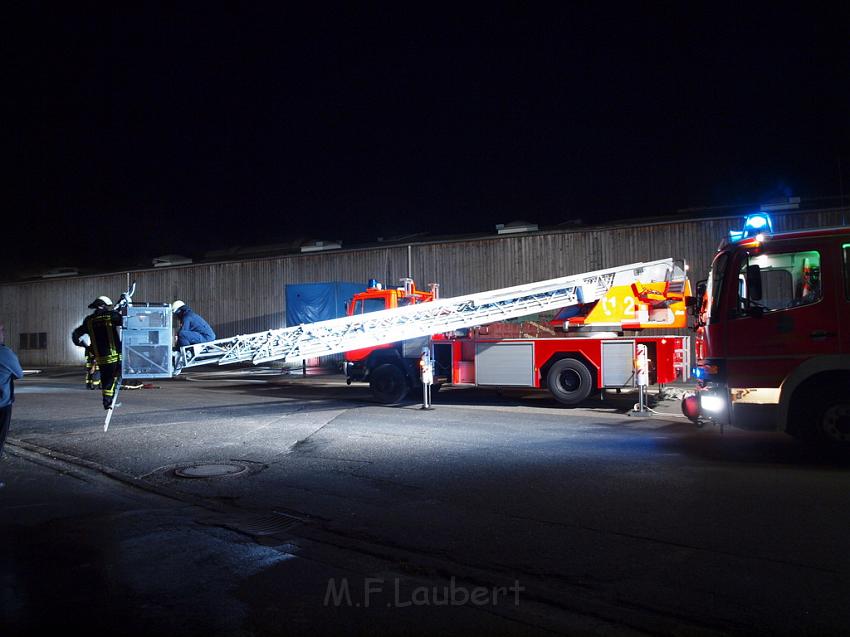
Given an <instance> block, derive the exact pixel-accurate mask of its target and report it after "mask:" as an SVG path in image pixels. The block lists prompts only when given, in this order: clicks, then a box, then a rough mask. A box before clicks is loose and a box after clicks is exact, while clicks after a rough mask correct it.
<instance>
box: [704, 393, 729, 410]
mask: <svg viewBox="0 0 850 637" xmlns="http://www.w3.org/2000/svg"><path fill="white" fill-rule="evenodd" d="M699 406H700V408H701V409H702V410H703V411H707V412H711V413H715V414H716V413H718V412H720V411H723V409H724V408H725V407H726V399H725V398H723V396H718V395H717V394H703V395H701V396H700V397H699Z"/></svg>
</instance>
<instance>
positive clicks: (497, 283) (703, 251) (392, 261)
mask: <svg viewBox="0 0 850 637" xmlns="http://www.w3.org/2000/svg"><path fill="white" fill-rule="evenodd" d="M847 213H848V211H847V210H844V211H842V210H839V209H830V210H819V211H814V212H796V211H795V212H787V213H780V214H774V215H773V219H774V229H775V230H776V231H783V230H791V229H797V228H813V227H829V226H838V225H842V224H843V223H845V218H846V216H847ZM741 221H742V217H727V218H715V219H695V220H691V221H676V222H670V223H654V224H636V225H629V226H620V227H597V228H590V229H577V230H575V231H564V232H548V233H535V234H531V235H522V236H511V235H506V236H499V237H496V236H494V237H492V238H485V239H469V240H458V241H451V242H441V243H424V244H414V245H413V246H412V248H411V261H412V272H413V275H414V278H415V279H416V281H417V284H418V285H419V286H420V287H423V288H424V287H425V286H426V284H427V283H430V282H434V281H436V282H439V283H440V293H441V295H442V296H455V295H458V294H465V293H470V292H480V291H483V290H488V289H493V288H499V287H504V286H508V285H518V284H521V283H528V282H531V281H538V280H542V279H548V278H554V277H558V276H564V275H568V274H577V273H580V272H586V271H588V270H596V269H601V268H607V267H612V266H616V265H624V264H627V263H633V262H637V261H649V260H653V259H661V258H665V257H681V258H685V259H687V260H688V263H689V265H690V267H691V280H692V283H695V282H696V280H697V279H701V278H704V277H705V275H706V273H707V271H708V267H709V265H710V263H711V258H712V256H713V254H714V251H715V249H716V247H717V245H718V243H719V242H720V240H721V239H722V238H723V237H725V236H727V233H728V231H729V230H730V229H737V228H740V226H741ZM407 261H408V248H407V246H395V247H376V248H369V249H362V250H348V251H335V252H327V253H315V254H306V255H291V256H285V257H275V258H267V259H256V260H250V261H239V262H228V263H212V264H193V265H188V266H179V267H173V268H157V269H150V270H142V271H135V272H132V273H129V275H128V273H118V274H109V275H101V276H89V277H75V278H69V279H47V280H41V281H33V282H26V283H5V284H0V321H2V322H4V323H5V324H6V331H7V344H8V345H9V346H11V347H12V348H13V349H15V350H16V351H17V352H18V355H19V356H20V358H21V361H22V362H23V363H24V364H25V365H29V366H36V365H64V364H75V363H79V362H81V361H82V351H81V350H80V349H78V348H76V347H74V346H73V345H72V344H71V340H70V333H71V330H72V329H73V328H74V327H75V326H76V325H78V324H79V323H80V322H81V321H82V319H83V317H84V316H85V315H86V314H87V313H88V311H89V310H87V308H86V306H87V305H88V303H89V302H91V300H92V299H94V298H95V297H97V296H99V295H101V294H106V295H108V296H110V297H112V298H113V300H117V298H118V297H119V296H120V293H121V292H122V291H123V290H125V289H126V287H127V281H128V278H131V279H133V280H135V281H136V284H137V291H136V296H135V299H136V300H137V301H149V302H171V301H173V300H175V299H181V300H183V301H185V302H186V303H187V304H189V305H190V306H192V307H193V308H194V309H195V310H196V311H198V312H199V313H200V314H202V315H203V316H204V317H205V318H206V319H207V320H208V321H209V322H210V323H211V324H212V326H213V328H214V329H215V331H216V334H217V335H218V336H219V337H226V336H231V335H234V334H245V333H250V332H258V331H262V330H264V329H269V328H276V327H282V326H283V325H284V317H285V314H286V308H285V301H284V286H285V285H286V284H287V283H314V282H323V281H363V282H364V283H365V282H366V281H367V280H368V279H370V278H373V277H374V278H377V279H379V280H382V281H383V282H384V284H385V285H396V284H397V282H398V279H399V278H400V277H403V276H405V275H406V274H407ZM22 332H46V333H47V349H46V350H19V348H18V344H19V334H20V333H22Z"/></svg>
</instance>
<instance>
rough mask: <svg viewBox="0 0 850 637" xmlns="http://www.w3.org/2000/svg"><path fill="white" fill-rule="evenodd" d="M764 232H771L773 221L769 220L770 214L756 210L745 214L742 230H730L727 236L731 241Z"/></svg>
mask: <svg viewBox="0 0 850 637" xmlns="http://www.w3.org/2000/svg"><path fill="white" fill-rule="evenodd" d="M764 232H767V233H768V234H769V233H772V232H773V223H772V222H771V220H770V215H766V214H764V213H763V212H756V213H753V214H750V215H747V217H746V219H745V220H744V228H743V230H730V231H729V238H730V239H731V240H732V241H740V240H741V239H747V238H749V237H754V236H755V235H757V234H761V233H764Z"/></svg>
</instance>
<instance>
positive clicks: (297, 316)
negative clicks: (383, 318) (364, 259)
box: [284, 281, 366, 327]
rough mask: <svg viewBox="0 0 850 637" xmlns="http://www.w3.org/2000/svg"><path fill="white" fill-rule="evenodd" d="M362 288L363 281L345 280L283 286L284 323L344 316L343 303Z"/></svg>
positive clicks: (299, 322) (363, 287)
mask: <svg viewBox="0 0 850 637" xmlns="http://www.w3.org/2000/svg"><path fill="white" fill-rule="evenodd" d="M365 290H366V285H365V283H348V282H346V281H332V282H329V283H297V284H291V285H287V286H286V288H285V291H284V294H285V297H286V325H287V326H289V327H291V326H293V325H301V324H302V323H315V322H316V321H324V320H327V319H332V318H338V317H340V316H345V302H346V301H349V300H350V299H351V297H352V296H354V295H355V294H356V293H357V292H363V291H365Z"/></svg>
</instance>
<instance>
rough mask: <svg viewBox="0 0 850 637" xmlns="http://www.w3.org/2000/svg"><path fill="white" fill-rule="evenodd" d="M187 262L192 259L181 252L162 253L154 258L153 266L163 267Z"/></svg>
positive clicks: (190, 261) (186, 263)
mask: <svg viewBox="0 0 850 637" xmlns="http://www.w3.org/2000/svg"><path fill="white" fill-rule="evenodd" d="M189 263H192V259H190V258H189V257H184V256H183V255H182V254H163V255H162V256H161V257H156V258H154V260H153V267H155V268H165V267H168V266H170V265H188V264H189Z"/></svg>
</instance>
